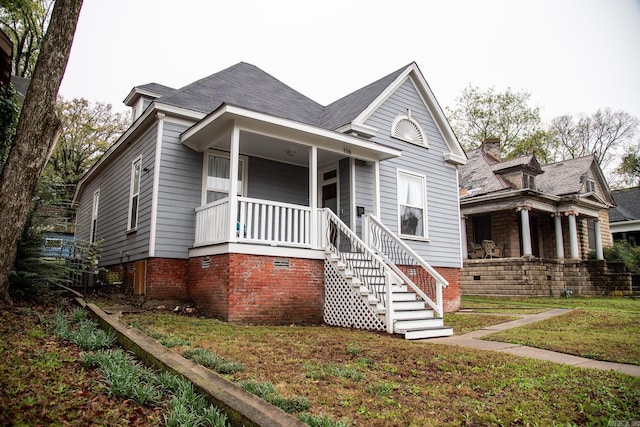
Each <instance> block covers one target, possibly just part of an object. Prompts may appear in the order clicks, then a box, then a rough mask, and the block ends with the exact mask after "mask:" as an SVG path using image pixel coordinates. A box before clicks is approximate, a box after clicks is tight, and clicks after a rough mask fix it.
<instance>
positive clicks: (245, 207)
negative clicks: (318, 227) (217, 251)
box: [236, 197, 311, 247]
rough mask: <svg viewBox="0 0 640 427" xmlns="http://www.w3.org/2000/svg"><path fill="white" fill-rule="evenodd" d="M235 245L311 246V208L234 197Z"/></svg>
mask: <svg viewBox="0 0 640 427" xmlns="http://www.w3.org/2000/svg"><path fill="white" fill-rule="evenodd" d="M238 205H239V208H238V225H237V227H236V228H237V234H238V235H237V238H238V241H243V242H250V243H266V244H283V245H287V246H302V247H310V246H311V208H309V207H307V206H300V205H293V204H289V203H279V202H274V201H271V200H260V199H250V198H248V197H238Z"/></svg>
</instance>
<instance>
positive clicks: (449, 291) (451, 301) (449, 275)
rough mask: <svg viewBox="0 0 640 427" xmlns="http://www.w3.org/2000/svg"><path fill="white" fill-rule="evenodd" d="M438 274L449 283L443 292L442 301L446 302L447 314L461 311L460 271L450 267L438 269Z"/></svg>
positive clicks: (445, 309)
mask: <svg viewBox="0 0 640 427" xmlns="http://www.w3.org/2000/svg"><path fill="white" fill-rule="evenodd" d="M435 269H436V271H437V272H438V273H440V275H441V276H442V277H444V279H445V280H446V281H447V282H449V286H447V287H446V288H444V289H443V290H442V299H443V300H444V307H443V308H444V311H445V313H452V312H454V311H458V310H460V297H461V295H462V291H461V288H460V269H459V268H450V267H449V268H448V267H436V268H435Z"/></svg>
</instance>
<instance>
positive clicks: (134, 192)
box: [127, 157, 142, 230]
mask: <svg viewBox="0 0 640 427" xmlns="http://www.w3.org/2000/svg"><path fill="white" fill-rule="evenodd" d="M141 176H142V157H138V158H137V159H136V160H134V161H133V162H132V163H131V189H130V191H129V226H128V227H127V229H128V230H135V229H136V228H137V227H138V208H139V205H140V177H141Z"/></svg>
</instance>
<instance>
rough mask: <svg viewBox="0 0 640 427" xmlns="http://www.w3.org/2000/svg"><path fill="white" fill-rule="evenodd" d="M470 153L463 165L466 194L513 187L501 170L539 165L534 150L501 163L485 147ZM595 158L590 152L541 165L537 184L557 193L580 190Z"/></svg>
mask: <svg viewBox="0 0 640 427" xmlns="http://www.w3.org/2000/svg"><path fill="white" fill-rule="evenodd" d="M467 156H468V161H467V164H466V165H464V166H462V167H461V168H460V186H461V187H462V188H464V189H466V190H467V191H468V193H467V194H466V195H462V196H461V197H462V198H466V197H473V196H477V195H480V194H489V193H494V192H497V191H504V190H508V189H510V188H511V187H510V185H509V183H508V182H507V181H505V180H504V179H502V178H501V176H500V175H499V174H498V173H496V172H497V171H500V170H504V169H508V168H513V167H518V166H521V167H523V168H528V169H530V168H534V169H535V168H537V166H539V165H538V162H537V160H536V158H535V156H534V155H533V154H529V155H526V156H522V157H518V158H515V159H511V160H506V161H504V162H499V163H494V162H495V160H494V159H493V158H491V157H489V156H487V155H486V154H485V153H484V151H483V150H482V148H477V149H475V150H472V151H470V152H468V153H467ZM593 162H595V158H594V156H586V157H579V158H576V159H569V160H564V161H561V162H557V163H551V164H549V165H545V166H541V168H542V171H543V173H541V174H539V175H537V176H536V188H537V190H538V191H540V192H542V193H547V194H553V195H556V196H562V195H566V194H575V193H579V192H580V191H581V189H582V185H583V182H582V176H583V175H584V174H586V173H587V172H589V170H590V169H591V167H592V165H593Z"/></svg>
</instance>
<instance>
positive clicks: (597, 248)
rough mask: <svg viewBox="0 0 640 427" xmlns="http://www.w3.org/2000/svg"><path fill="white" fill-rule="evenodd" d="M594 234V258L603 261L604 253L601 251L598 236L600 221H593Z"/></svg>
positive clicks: (599, 237)
mask: <svg viewBox="0 0 640 427" xmlns="http://www.w3.org/2000/svg"><path fill="white" fill-rule="evenodd" d="M593 223H594V226H595V234H596V236H595V237H596V258H597V259H604V252H603V251H602V236H601V235H600V219H598V218H596V219H594V220H593Z"/></svg>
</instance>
